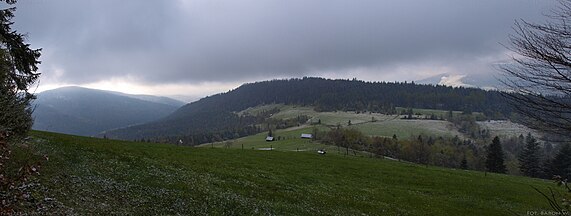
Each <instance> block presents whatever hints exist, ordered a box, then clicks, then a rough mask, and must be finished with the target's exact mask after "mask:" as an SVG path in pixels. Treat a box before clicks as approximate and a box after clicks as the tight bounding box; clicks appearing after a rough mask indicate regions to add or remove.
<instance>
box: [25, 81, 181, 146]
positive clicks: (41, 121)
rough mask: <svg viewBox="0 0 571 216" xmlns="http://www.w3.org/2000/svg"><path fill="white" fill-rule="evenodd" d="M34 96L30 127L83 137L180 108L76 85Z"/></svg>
mask: <svg viewBox="0 0 571 216" xmlns="http://www.w3.org/2000/svg"><path fill="white" fill-rule="evenodd" d="M36 96H37V99H36V100H35V101H34V106H35V111H34V113H33V117H34V119H35V121H34V125H33V129H36V130H45V131H52V132H60V133H68V134H74V135H84V136H95V135H97V134H99V133H101V132H104V131H107V130H111V129H116V128H122V127H127V126H132V125H136V124H142V123H146V122H150V121H154V120H157V119H160V118H162V117H164V116H167V115H168V114H170V113H171V112H173V111H174V110H176V109H177V108H179V107H180V106H179V105H176V104H183V102H179V103H177V102H176V101H175V100H174V99H168V98H166V97H153V96H149V95H145V98H146V99H147V100H143V99H139V98H140V97H141V96H140V95H134V96H133V95H129V94H125V93H120V92H112V91H105V90H97V89H89V88H83V87H77V86H70V87H62V88H58V89H53V90H48V91H44V92H41V93H39V94H37V95H36ZM137 97H139V98H137ZM151 99H152V100H155V101H158V102H152V101H149V100H151Z"/></svg>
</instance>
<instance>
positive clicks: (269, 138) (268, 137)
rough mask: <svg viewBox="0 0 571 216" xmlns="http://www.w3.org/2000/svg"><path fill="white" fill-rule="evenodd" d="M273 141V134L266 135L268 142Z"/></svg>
mask: <svg viewBox="0 0 571 216" xmlns="http://www.w3.org/2000/svg"><path fill="white" fill-rule="evenodd" d="M272 141H274V137H271V136H267V137H266V142H272Z"/></svg>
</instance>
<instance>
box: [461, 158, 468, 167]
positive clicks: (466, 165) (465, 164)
mask: <svg viewBox="0 0 571 216" xmlns="http://www.w3.org/2000/svg"><path fill="white" fill-rule="evenodd" d="M460 169H463V170H467V169H468V161H467V160H466V156H464V158H462V161H460Z"/></svg>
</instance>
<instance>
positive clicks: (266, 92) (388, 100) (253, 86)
mask: <svg viewBox="0 0 571 216" xmlns="http://www.w3.org/2000/svg"><path fill="white" fill-rule="evenodd" d="M279 103H282V104H288V105H300V106H312V107H314V110H315V111H319V112H327V111H358V112H375V113H386V114H394V113H396V112H397V110H396V107H414V108H426V109H440V110H461V111H469V112H471V111H477V112H482V113H484V114H486V116H489V117H490V118H501V117H502V116H507V115H508V114H509V113H510V108H509V106H508V104H506V103H505V100H504V98H503V97H502V96H501V94H500V93H499V92H495V91H484V90H480V89H472V88H452V87H446V86H433V85H417V84H414V83H385V82H364V81H358V80H329V79H322V78H303V79H289V80H272V81H264V82H257V83H249V84H244V85H242V86H240V87H239V88H237V89H234V90H232V91H229V92H226V93H221V94H217V95H213V96H209V97H206V98H203V99H201V100H199V101H196V102H193V103H190V104H187V105H185V106H183V107H181V108H180V109H178V110H177V111H175V112H174V113H172V114H171V115H169V116H167V117H165V118H163V119H161V120H159V121H156V122H152V123H149V124H143V125H137V126H133V127H128V128H123V129H119V130H114V131H110V132H108V133H107V136H108V137H113V138H118V139H127V140H133V139H149V138H153V139H158V138H163V139H166V140H168V137H184V136H186V137H189V136H192V137H190V138H187V139H189V140H193V143H205V142H211V141H213V140H216V139H234V138H237V137H241V136H244V135H251V134H254V133H257V132H260V131H259V130H258V131H256V129H252V128H251V127H254V125H257V124H260V123H262V122H260V121H259V119H258V118H256V117H255V116H240V115H238V114H236V113H238V112H240V111H243V110H245V109H247V108H249V107H256V106H259V105H264V104H279ZM236 134H237V135H239V136H235V135H236ZM174 140H178V139H176V138H175V139H174Z"/></svg>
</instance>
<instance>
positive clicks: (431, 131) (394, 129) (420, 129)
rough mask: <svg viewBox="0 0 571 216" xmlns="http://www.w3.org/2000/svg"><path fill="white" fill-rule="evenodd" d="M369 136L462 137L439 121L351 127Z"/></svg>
mask: <svg viewBox="0 0 571 216" xmlns="http://www.w3.org/2000/svg"><path fill="white" fill-rule="evenodd" d="M351 127H354V128H357V129H359V130H360V131H361V132H363V133H364V134H366V135H370V136H388V137H391V136H393V134H395V135H397V137H399V138H403V139H409V138H413V139H416V137H417V136H418V135H431V136H435V137H438V136H442V137H454V136H456V135H457V136H459V137H464V136H463V135H462V134H461V133H460V132H458V130H457V129H456V128H454V125H452V123H450V122H447V121H441V120H404V119H394V120H389V121H378V122H370V123H367V124H358V125H352V126H351Z"/></svg>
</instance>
